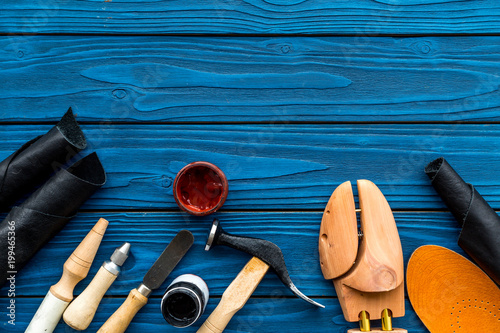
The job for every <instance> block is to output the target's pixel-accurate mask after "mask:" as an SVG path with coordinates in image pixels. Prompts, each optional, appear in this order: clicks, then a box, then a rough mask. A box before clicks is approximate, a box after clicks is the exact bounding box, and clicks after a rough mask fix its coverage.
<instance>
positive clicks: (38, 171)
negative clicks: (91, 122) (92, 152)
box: [0, 108, 87, 211]
mask: <svg viewBox="0 0 500 333" xmlns="http://www.w3.org/2000/svg"><path fill="white" fill-rule="evenodd" d="M86 145H87V143H86V141H85V137H84V135H83V133H82V131H81V129H80V127H79V126H78V124H77V122H76V120H75V117H74V116H73V112H72V111H71V108H70V109H69V110H68V112H67V113H66V114H65V115H64V116H63V118H62V119H61V121H60V122H59V123H58V124H57V125H56V126H54V127H53V128H52V129H51V130H50V131H49V132H48V133H46V134H45V135H43V136H39V137H36V138H34V139H33V140H30V141H28V142H27V143H26V144H24V145H23V146H22V147H21V148H19V149H18V150H17V151H16V152H15V153H13V154H12V155H10V156H9V157H7V158H6V159H5V160H4V161H2V162H1V163H0V211H8V208H9V207H10V206H11V205H12V204H14V203H15V202H16V201H17V200H19V199H20V198H21V197H22V196H24V195H26V194H28V193H30V192H31V191H33V189H34V188H35V187H36V186H37V185H40V184H41V183H43V182H44V181H45V180H47V179H48V177H49V176H50V174H51V173H53V172H54V171H56V170H58V169H59V167H60V166H62V165H65V164H66V163H67V162H69V160H70V159H71V158H72V157H73V156H74V155H75V154H76V153H78V152H79V151H80V150H82V149H84V148H85V147H86Z"/></svg>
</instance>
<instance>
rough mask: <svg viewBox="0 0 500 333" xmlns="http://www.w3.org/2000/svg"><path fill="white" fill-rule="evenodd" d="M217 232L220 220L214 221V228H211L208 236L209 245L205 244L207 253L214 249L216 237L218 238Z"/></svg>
mask: <svg viewBox="0 0 500 333" xmlns="http://www.w3.org/2000/svg"><path fill="white" fill-rule="evenodd" d="M217 230H219V220H217V219H214V221H213V222H212V227H211V228H210V233H209V234H208V239H207V243H206V244H205V251H209V250H210V249H211V248H212V245H213V243H214V240H215V237H216V236H217Z"/></svg>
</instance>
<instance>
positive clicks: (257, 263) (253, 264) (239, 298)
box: [197, 257, 269, 333]
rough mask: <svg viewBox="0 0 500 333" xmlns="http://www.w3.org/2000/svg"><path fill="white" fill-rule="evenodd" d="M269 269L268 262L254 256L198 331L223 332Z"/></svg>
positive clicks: (207, 332)
mask: <svg viewBox="0 0 500 333" xmlns="http://www.w3.org/2000/svg"><path fill="white" fill-rule="evenodd" d="M268 269H269V265H268V264H266V263H265V262H263V261H262V260H260V259H259V258H257V257H252V258H251V259H250V260H249V261H248V263H247V264H246V265H245V267H243V269H242V270H241V272H239V273H238V275H237V276H236V278H235V279H234V280H233V281H232V282H231V284H230V285H229V286H228V287H227V289H226V290H225V291H224V293H223V294H222V297H221V300H220V302H219V304H218V305H217V307H216V308H215V309H214V311H212V313H211V314H210V316H209V317H208V318H207V320H205V322H204V323H203V325H202V326H201V327H200V329H199V330H198V331H197V333H222V332H223V331H224V330H225V328H226V327H227V325H228V324H229V322H230V321H231V319H232V318H233V316H234V315H235V314H236V313H237V312H238V311H239V310H241V309H242V308H243V307H244V306H245V304H246V303H247V301H248V300H249V299H250V297H251V296H252V294H253V292H254V291H255V289H256V288H257V286H258V285H259V283H260V281H262V278H263V277H264V276H265V275H266V273H267V271H268Z"/></svg>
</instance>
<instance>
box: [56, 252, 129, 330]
mask: <svg viewBox="0 0 500 333" xmlns="http://www.w3.org/2000/svg"><path fill="white" fill-rule="evenodd" d="M129 251H130V243H123V244H122V245H121V246H120V247H118V248H117V249H116V250H115V251H114V252H113V254H112V255H111V258H110V260H108V261H105V262H104V263H103V264H102V266H101V268H100V269H99V271H98V272H97V274H96V275H95V277H94V278H93V279H92V282H90V284H89V285H88V287H87V288H85V290H84V291H83V292H82V293H81V294H80V296H78V297H77V298H76V299H75V300H74V301H73V302H71V304H70V305H69V306H68V308H67V309H66V311H64V315H63V319H64V321H65V322H66V324H68V326H70V327H71V328H73V329H75V330H78V331H83V330H85V329H87V327H89V325H90V323H91V322H92V319H94V315H95V312H96V310H97V307H98V306H99V303H101V300H102V297H103V296H104V294H105V293H106V291H108V289H109V287H110V286H111V285H112V284H113V282H114V281H115V280H116V278H117V277H118V275H119V274H120V271H121V268H120V267H121V266H122V265H123V263H124V262H125V260H127V258H128V253H129Z"/></svg>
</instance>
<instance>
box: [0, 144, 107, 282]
mask: <svg viewBox="0 0 500 333" xmlns="http://www.w3.org/2000/svg"><path fill="white" fill-rule="evenodd" d="M105 181H106V174H105V172H104V169H103V167H102V165H101V162H100V161H99V158H98V157H97V154H95V153H92V154H90V155H88V156H87V157H85V158H83V159H81V160H80V161H78V162H76V163H75V164H73V165H72V166H70V167H69V168H68V169H61V170H60V171H58V172H57V173H56V174H55V175H54V176H52V177H51V178H50V179H49V180H48V181H47V182H46V183H45V184H44V185H43V186H42V187H40V188H39V189H38V190H37V191H35V192H34V193H33V194H32V195H31V196H30V197H29V198H28V199H26V201H24V202H23V203H22V204H21V205H20V206H18V207H14V208H13V209H12V210H11V211H10V213H9V215H8V216H7V217H6V218H5V220H4V221H3V222H2V223H1V224H0V249H1V250H0V265H1V266H0V267H1V272H0V281H2V282H1V283H0V286H1V285H3V284H4V283H5V281H6V279H7V278H8V277H9V276H10V273H9V272H10V271H19V270H21V269H22V268H23V267H24V266H25V264H26V263H27V262H28V261H29V260H30V259H31V258H32V257H33V256H34V255H35V254H36V253H37V252H38V250H40V248H42V246H43V245H45V244H46V243H47V242H48V241H49V240H50V239H51V238H52V237H54V236H55V235H56V234H57V233H58V232H59V231H60V230H61V229H62V228H63V227H64V226H65V225H66V223H67V222H68V221H69V220H70V219H71V218H72V217H73V216H74V215H75V214H76V212H77V211H78V209H79V208H80V206H81V205H82V204H83V203H84V202H85V201H86V200H87V199H88V198H89V197H90V196H91V195H92V194H94V192H95V191H96V190H97V189H98V188H100V187H101V186H102V185H104V183H105ZM12 226H14V227H15V229H14V231H15V238H14V239H15V245H14V250H13V252H14V253H15V254H14V255H13V256H12V258H10V259H14V263H13V264H12V263H10V262H9V261H10V260H9V245H10V246H11V247H12V242H11V243H10V244H9V241H8V240H9V236H12V234H9V231H12ZM11 249H12V248H11ZM11 265H12V266H11Z"/></svg>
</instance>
